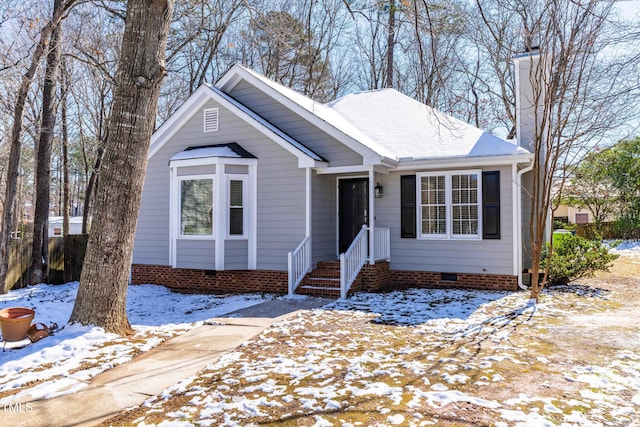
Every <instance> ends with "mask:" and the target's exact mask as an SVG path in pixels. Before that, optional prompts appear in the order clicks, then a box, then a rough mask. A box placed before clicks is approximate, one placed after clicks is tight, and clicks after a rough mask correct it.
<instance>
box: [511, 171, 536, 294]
mask: <svg viewBox="0 0 640 427" xmlns="http://www.w3.org/2000/svg"><path fill="white" fill-rule="evenodd" d="M533 165H534V159H529V165H528V166H526V167H524V168H522V169H520V170H519V171H518V170H517V168H518V165H517V163H514V165H513V175H515V180H514V181H515V185H514V187H513V198H514V199H515V201H516V203H515V211H516V212H515V214H514V221H513V224H514V225H513V228H514V230H513V231H514V236H515V239H514V245H513V258H514V266H515V269H516V274H517V276H518V287H519V288H520V289H522V290H525V291H527V290H529V288H527V286H526V285H525V284H523V283H522V223H521V221H522V175H524V174H525V173H527V172H530V171H532V170H533Z"/></svg>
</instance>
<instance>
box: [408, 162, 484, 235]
mask: <svg viewBox="0 0 640 427" xmlns="http://www.w3.org/2000/svg"><path fill="white" fill-rule="evenodd" d="M418 177H419V179H420V184H419V186H418V191H419V194H418V200H419V201H420V209H419V210H418V215H419V224H420V228H419V230H420V237H422V238H431V239H480V238H481V231H480V224H481V218H480V215H481V205H480V203H481V200H482V196H481V194H480V193H481V188H482V185H481V182H480V181H481V177H482V174H481V171H477V170H472V171H451V172H429V173H422V174H418Z"/></svg>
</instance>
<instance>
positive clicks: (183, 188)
mask: <svg viewBox="0 0 640 427" xmlns="http://www.w3.org/2000/svg"><path fill="white" fill-rule="evenodd" d="M213 188H214V186H213V177H212V176H198V177H181V178H180V235H181V236H213Z"/></svg>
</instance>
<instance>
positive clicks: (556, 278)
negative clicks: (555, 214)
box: [540, 234, 619, 285]
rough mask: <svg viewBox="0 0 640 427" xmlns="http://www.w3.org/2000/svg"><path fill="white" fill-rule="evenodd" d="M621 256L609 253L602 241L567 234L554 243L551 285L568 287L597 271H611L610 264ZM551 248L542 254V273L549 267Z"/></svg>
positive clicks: (550, 273) (550, 274)
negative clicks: (571, 283)
mask: <svg viewBox="0 0 640 427" xmlns="http://www.w3.org/2000/svg"><path fill="white" fill-rule="evenodd" d="M618 256H619V255H616V254H611V253H609V247H608V246H607V245H605V244H603V242H602V241H600V240H588V239H585V238H584V237H580V236H576V235H573V234H566V235H563V236H562V239H557V240H555V241H554V245H553V254H552V255H551V266H550V269H549V284H550V285H566V284H567V283H569V282H572V281H574V280H577V279H580V278H583V277H589V276H592V275H593V274H594V273H595V272H596V271H609V265H610V263H611V262H612V261H613V260H615V259H616V258H618ZM548 257H549V248H548V247H547V248H546V249H545V250H544V251H543V254H542V263H541V266H540V268H541V271H543V270H544V268H545V267H546V265H547V259H548Z"/></svg>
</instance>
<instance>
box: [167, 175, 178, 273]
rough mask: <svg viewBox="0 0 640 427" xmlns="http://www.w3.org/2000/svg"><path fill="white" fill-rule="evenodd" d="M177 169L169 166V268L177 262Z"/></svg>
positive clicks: (173, 266) (174, 266)
mask: <svg viewBox="0 0 640 427" xmlns="http://www.w3.org/2000/svg"><path fill="white" fill-rule="evenodd" d="M177 178H178V170H177V169H176V168H169V261H170V262H171V268H176V264H177V255H176V250H177V240H176V230H177V229H178V225H177V224H176V221H177V219H178V218H179V216H180V215H179V214H177V213H176V210H179V209H180V204H179V203H178V202H177V201H176V197H177V189H178V185H179V184H178V179H177Z"/></svg>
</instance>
